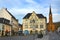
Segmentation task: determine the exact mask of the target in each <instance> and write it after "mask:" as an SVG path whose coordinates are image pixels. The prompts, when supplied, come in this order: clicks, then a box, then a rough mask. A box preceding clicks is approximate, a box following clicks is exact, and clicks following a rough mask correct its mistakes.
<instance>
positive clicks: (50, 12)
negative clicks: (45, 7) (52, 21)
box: [49, 5, 52, 15]
mask: <svg viewBox="0 0 60 40" xmlns="http://www.w3.org/2000/svg"><path fill="white" fill-rule="evenodd" d="M50 14H52V11H51V5H50V9H49V15H50Z"/></svg>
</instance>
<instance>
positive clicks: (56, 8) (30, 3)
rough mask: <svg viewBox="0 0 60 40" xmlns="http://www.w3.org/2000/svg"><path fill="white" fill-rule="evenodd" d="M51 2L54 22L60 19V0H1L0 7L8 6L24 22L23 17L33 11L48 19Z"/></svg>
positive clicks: (20, 21)
mask: <svg viewBox="0 0 60 40" xmlns="http://www.w3.org/2000/svg"><path fill="white" fill-rule="evenodd" d="M50 4H51V7H52V14H53V22H58V21H60V5H59V4H60V0H0V9H1V8H3V7H5V8H7V9H8V10H9V11H10V12H11V14H12V15H14V16H15V17H16V18H17V19H18V20H19V23H21V24H22V20H23V17H24V16H25V15H26V14H27V13H31V12H32V11H35V12H36V13H39V14H43V15H44V16H46V17H47V20H48V17H49V6H50ZM47 22H48V21H47Z"/></svg>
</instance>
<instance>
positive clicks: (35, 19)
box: [23, 11, 46, 34]
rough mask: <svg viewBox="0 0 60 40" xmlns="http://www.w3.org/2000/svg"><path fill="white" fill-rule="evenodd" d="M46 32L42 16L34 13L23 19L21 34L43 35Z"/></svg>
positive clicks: (44, 18) (44, 19) (44, 20)
mask: <svg viewBox="0 0 60 40" xmlns="http://www.w3.org/2000/svg"><path fill="white" fill-rule="evenodd" d="M45 31H46V17H44V16H43V15H42V14H36V13H35V12H34V11H33V12H32V13H28V14H27V15H26V16H25V17H24V18H23V33H24V34H26V33H27V34H35V33H40V32H42V33H43V34H45Z"/></svg>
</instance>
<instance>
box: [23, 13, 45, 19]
mask: <svg viewBox="0 0 60 40" xmlns="http://www.w3.org/2000/svg"><path fill="white" fill-rule="evenodd" d="M31 14H32V13H28V14H27V15H26V16H25V17H24V18H23V19H28V18H29V17H30V16H31ZM36 15H37V17H38V18H46V17H44V16H43V15H42V14H36Z"/></svg>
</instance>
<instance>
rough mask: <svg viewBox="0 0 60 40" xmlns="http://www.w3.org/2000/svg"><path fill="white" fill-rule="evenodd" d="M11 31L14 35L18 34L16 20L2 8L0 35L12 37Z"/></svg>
mask: <svg viewBox="0 0 60 40" xmlns="http://www.w3.org/2000/svg"><path fill="white" fill-rule="evenodd" d="M12 30H13V31H14V32H15V33H16V32H18V20H17V19H16V18H15V17H14V16H13V15H12V14H11V13H10V12H9V11H8V10H7V8H2V9H1V10H0V35H4V36H5V35H7V34H9V35H12V34H13V32H12ZM6 32H9V33H6Z"/></svg>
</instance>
